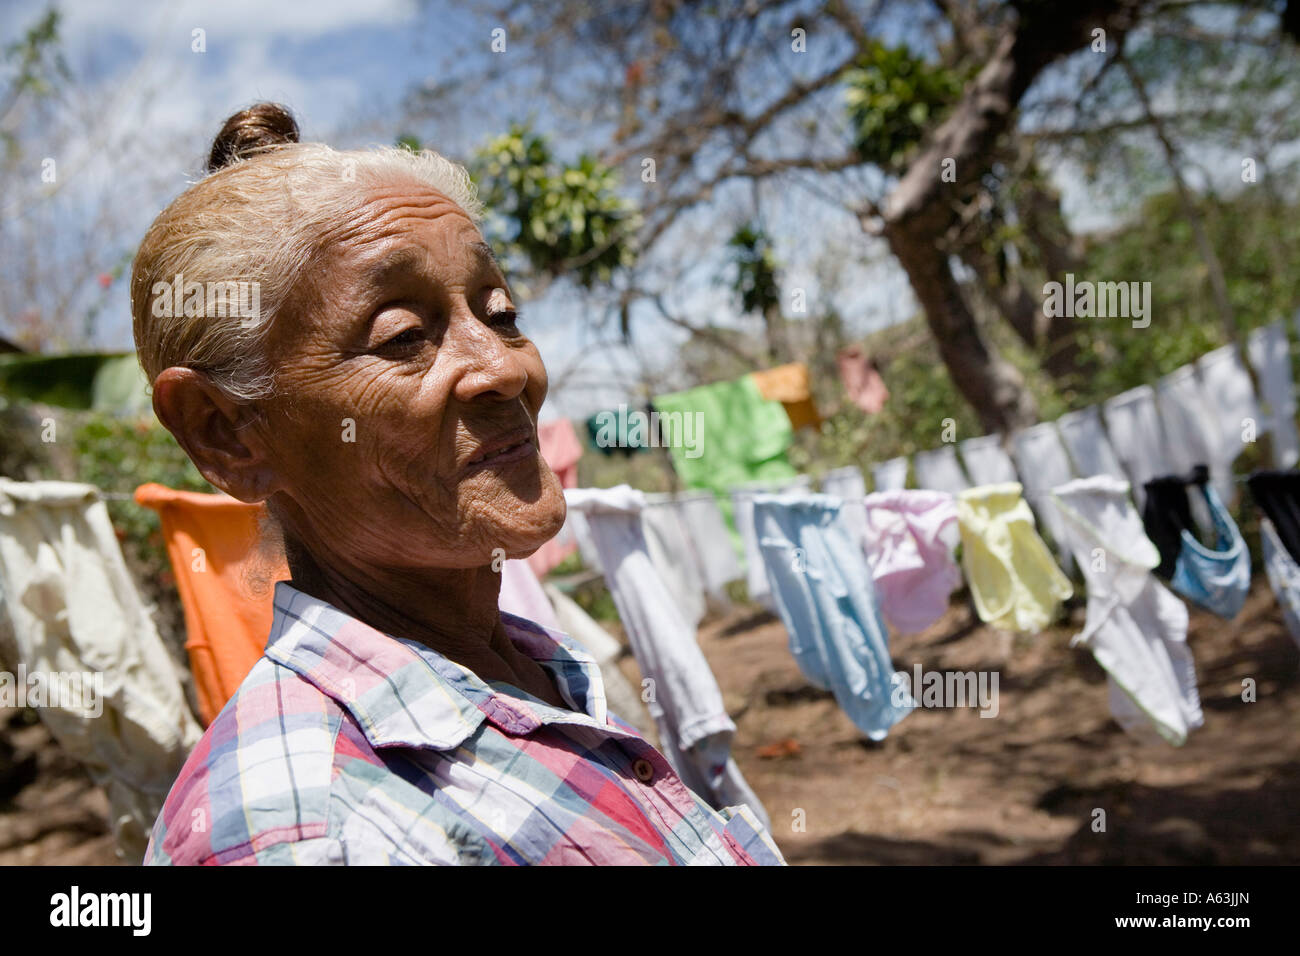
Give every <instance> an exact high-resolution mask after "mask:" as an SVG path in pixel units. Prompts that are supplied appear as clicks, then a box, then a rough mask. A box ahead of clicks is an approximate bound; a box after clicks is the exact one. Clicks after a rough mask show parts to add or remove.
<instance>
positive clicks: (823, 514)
mask: <svg viewBox="0 0 1300 956" xmlns="http://www.w3.org/2000/svg"><path fill="white" fill-rule="evenodd" d="M839 511H840V502H839V499H838V498H832V497H830V496H828V495H820V494H812V493H810V492H802V493H799V492H796V493H786V494H780V495H759V496H757V497H756V498H755V499H754V521H755V525H756V527H757V530H758V541H759V546H760V548H761V549H762V557H763V563H764V566H765V567H766V570H767V574H768V578H769V582H770V586H771V591H772V593H773V594H774V595H775V597H776V605H777V609H778V612H779V614H780V615H781V620H782V622H783V623H784V624H785V627H786V631H787V632H788V634H789V642H790V652H791V653H792V654H793V655H794V658H795V661H796V662H797V663H798V665H799V669H800V671H802V672H803V675H804V676H805V677H807V678H808V680H809V681H810V682H811V683H813V684H814V685H816V686H817V687H820V688H822V689H823V690H829V691H831V692H832V693H833V694H834V695H835V700H836V702H837V703H838V704H839V705H840V707H841V708H842V709H843V710H844V712H845V713H846V714H847V715H848V717H849V719H850V720H852V721H853V723H854V725H855V726H856V727H857V728H858V729H859V730H861V731H862V732H863V733H865V734H866V735H867V736H868V737H870V738H871V739H872V740H883V739H884V738H885V736H886V735H887V734H888V733H889V729H890V728H891V727H893V726H894V724H896V723H898V722H899V721H900V720H902V719H903V718H904V717H906V716H907V713H908V711H909V710H910V709H911V708H912V707H914V706H915V702H914V701H913V700H912V698H911V695H910V694H909V693H908V685H907V678H906V676H905V675H903V674H900V673H898V672H895V670H894V665H893V662H892V661H891V660H890V657H889V638H888V634H887V632H886V631H885V627H884V624H883V622H882V621H881V620H880V612H879V609H878V608H877V606H876V602H875V595H874V592H873V590H872V586H871V572H870V571H869V570H868V568H867V563H866V560H865V558H864V556H863V554H862V549H861V548H860V547H859V546H858V545H857V543H855V542H854V541H853V540H852V537H851V534H852V532H851V531H850V529H849V528H848V527H847V526H846V525H845V524H844V522H843V521H842V520H840V514H839Z"/></svg>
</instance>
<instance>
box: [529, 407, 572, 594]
mask: <svg viewBox="0 0 1300 956" xmlns="http://www.w3.org/2000/svg"><path fill="white" fill-rule="evenodd" d="M537 442H538V444H539V445H540V446H541V448H540V450H541V453H542V459H543V460H544V461H545V462H546V464H547V465H548V466H549V467H550V469H551V471H553V472H555V477H556V478H558V479H560V487H562V488H576V487H577V486H578V459H580V458H581V457H582V442H580V441H579V440H578V433H577V432H576V431H574V430H573V422H571V421H569V420H568V419H567V418H561V419H557V420H555V421H550V422H539V423H538V425H537ZM577 548H578V543H577V542H576V541H575V540H573V539H572V538H571V537H568V536H566V535H564V534H557V535H556V536H555V537H554V538H551V540H549V541H547V542H546V543H545V544H543V545H542V546H541V547H540V548H538V549H537V550H536V551H534V552H533V553H532V554H530V555H529V556H528V559H527V560H528V565H529V567H531V568H532V569H533V573H534V574H535V575H537V576H538V577H539V578H540V577H542V576H544V575H545V574H546V573H547V572H549V571H550V570H551V569H552V568H554V567H555V566H556V565H557V564H559V563H560V562H561V561H563V560H564V559H565V558H567V557H568V556H569V555H571V554H573V552H574V551H576V550H577Z"/></svg>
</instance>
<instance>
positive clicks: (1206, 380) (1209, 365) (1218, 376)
mask: <svg viewBox="0 0 1300 956" xmlns="http://www.w3.org/2000/svg"><path fill="white" fill-rule="evenodd" d="M1196 367H1197V369H1198V370H1199V371H1200V373H1201V384H1202V388H1203V393H1204V395H1205V396H1206V402H1205V404H1206V406H1207V407H1208V408H1209V410H1210V414H1211V415H1212V416H1213V419H1214V422H1215V432H1216V433H1217V435H1218V438H1219V447H1218V449H1217V450H1216V452H1215V454H1214V458H1213V460H1212V461H1210V462H1208V463H1207V464H1209V466H1210V473H1211V474H1213V475H1215V476H1216V482H1219V481H1220V477H1219V476H1222V475H1226V474H1230V473H1231V472H1232V465H1233V462H1235V461H1236V460H1237V458H1238V456H1239V455H1240V454H1241V453H1242V452H1243V451H1245V450H1246V441H1247V439H1251V440H1253V437H1254V436H1255V435H1258V434H1259V432H1260V431H1261V430H1262V429H1263V427H1264V422H1263V417H1262V416H1261V414H1260V411H1259V405H1258V404H1257V403H1256V401H1255V390H1254V388H1252V387H1251V384H1250V374H1249V373H1248V372H1247V371H1246V366H1245V364H1244V363H1243V362H1242V361H1241V352H1240V350H1239V349H1238V348H1237V347H1236V346H1235V345H1225V346H1224V347H1223V348H1221V349H1215V350H1214V351H1213V352H1207V353H1206V354H1204V355H1202V356H1201V357H1200V359H1199V360H1198V361H1197V363H1196ZM1163 473H1164V472H1163V471H1162V472H1161V474H1163ZM1152 477H1154V476H1152ZM1219 487H1221V488H1223V487H1224V486H1223V485H1222V484H1221V483H1220V484H1219ZM1224 490H1226V491H1227V496H1226V497H1224V498H1223V500H1224V502H1225V503H1226V504H1228V505H1233V504H1235V503H1236V500H1237V489H1236V486H1235V485H1229V486H1227V487H1226V488H1225V489H1224Z"/></svg>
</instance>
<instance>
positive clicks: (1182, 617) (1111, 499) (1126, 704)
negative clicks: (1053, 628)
mask: <svg viewBox="0 0 1300 956" xmlns="http://www.w3.org/2000/svg"><path fill="white" fill-rule="evenodd" d="M1128 493H1129V485H1128V482H1125V481H1120V480H1117V479H1115V478H1112V477H1110V476H1107V475H1099V476H1095V477H1092V478H1080V479H1076V480H1074V481H1071V482H1067V483H1066V484H1064V485H1061V486H1060V487H1058V488H1056V489H1055V490H1054V491H1053V492H1052V495H1051V498H1050V500H1051V501H1052V502H1053V504H1054V505H1055V506H1056V507H1057V508H1058V509H1059V510H1060V513H1061V518H1062V524H1063V527H1064V529H1065V536H1066V538H1067V540H1068V541H1069V543H1070V547H1071V548H1072V549H1073V551H1074V556H1075V560H1076V561H1078V563H1079V567H1080V569H1081V570H1082V572H1083V576H1084V580H1085V581H1086V583H1087V591H1088V609H1087V620H1086V622H1085V625H1084V629H1083V630H1082V631H1081V632H1079V634H1077V635H1076V636H1075V637H1074V639H1073V640H1072V641H1071V645H1078V644H1083V645H1086V646H1087V647H1088V648H1089V649H1090V650H1091V651H1092V653H1093V656H1094V657H1095V658H1096V659H1097V663H1098V664H1100V665H1101V666H1102V668H1103V669H1104V670H1105V671H1106V673H1107V675H1108V685H1109V686H1108V690H1109V697H1110V706H1111V713H1112V714H1113V715H1114V717H1115V719H1116V721H1117V722H1118V723H1119V724H1120V726H1121V727H1123V728H1124V730H1125V731H1127V732H1128V733H1130V734H1133V735H1134V736H1136V737H1138V738H1140V739H1144V740H1153V739H1163V740H1165V741H1167V742H1168V743H1170V744H1173V745H1174V746H1180V745H1182V744H1183V743H1184V742H1185V741H1186V740H1187V736H1188V734H1189V733H1190V732H1191V731H1193V730H1195V729H1196V728H1197V727H1200V726H1201V725H1202V723H1204V715H1203V713H1202V711H1201V701H1200V695H1199V693H1198V692H1197V687H1196V666H1195V663H1194V662H1193V660H1192V653H1191V650H1190V649H1189V648H1188V646H1187V621H1188V617H1187V606H1186V605H1185V604H1183V602H1182V601H1180V600H1179V599H1178V598H1177V597H1176V596H1175V595H1174V594H1173V593H1171V592H1170V591H1169V589H1168V588H1166V587H1165V586H1164V585H1163V584H1161V583H1160V582H1159V581H1158V580H1157V579H1156V577H1155V575H1154V574H1152V570H1153V569H1154V568H1155V567H1157V566H1158V565H1159V563H1160V553H1159V551H1157V550H1156V546H1155V545H1154V544H1152V543H1151V540H1150V539H1149V538H1148V537H1147V536H1146V532H1145V530H1144V529H1143V526H1142V519H1141V517H1140V516H1139V515H1138V512H1137V510H1136V509H1135V508H1134V507H1133V504H1132V502H1131V501H1130V500H1129V494H1128Z"/></svg>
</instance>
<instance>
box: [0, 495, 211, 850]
mask: <svg viewBox="0 0 1300 956" xmlns="http://www.w3.org/2000/svg"><path fill="white" fill-rule="evenodd" d="M0 650H2V651H3V655H2V656H3V657H5V658H6V661H5V663H6V664H9V665H11V666H12V667H14V668H15V670H17V669H18V668H22V670H23V672H25V673H26V675H27V677H26V678H21V677H20V678H19V680H18V681H15V682H13V683H11V684H10V687H9V690H10V692H11V693H13V694H14V695H15V700H16V699H17V696H16V695H18V694H20V693H21V694H22V695H23V697H24V698H25V699H26V700H27V702H28V703H29V704H30V705H32V706H34V707H35V709H36V712H37V714H38V715H39V716H40V719H41V723H43V724H45V726H46V727H47V728H48V729H49V731H50V735H51V736H52V737H53V738H54V739H55V740H57V741H58V743H59V747H60V748H61V749H62V750H63V752H64V753H66V754H68V755H69V756H71V757H73V758H74V759H76V760H78V761H80V762H81V763H82V764H83V765H84V766H85V768H86V770H87V771H88V772H89V774H90V777H91V779H92V780H94V781H95V783H96V784H98V785H99V786H101V787H103V788H104V791H105V792H106V794H107V795H108V807H109V816H110V820H109V823H110V828H111V831H112V834H113V838H114V841H115V842H116V845H117V851H118V853H119V854H120V855H122V856H123V857H124V858H125V859H127V860H128V861H130V862H131V863H132V864H138V863H139V862H140V861H141V860H142V859H143V858H144V853H145V848H146V845H147V844H148V842H149V834H150V832H151V830H152V829H153V825H154V821H155V820H156V819H157V817H158V814H159V812H160V811H161V810H162V806H163V801H164V800H165V799H166V797H167V793H168V791H169V790H171V787H172V784H173V783H174V782H175V781H176V777H177V776H178V774H179V773H180V771H181V768H182V767H183V765H184V764H185V760H186V758H187V757H188V756H189V753H190V749H191V748H192V747H193V746H194V745H195V744H197V743H198V741H199V737H200V736H201V735H202V730H201V729H200V728H199V724H198V721H197V720H195V719H194V716H193V715H192V714H191V712H190V709H189V705H188V703H187V701H186V698H185V691H184V689H183V687H182V685H181V670H180V664H179V662H178V661H176V660H174V659H173V658H172V657H171V655H169V654H168V651H167V648H166V647H165V646H164V645H163V642H162V638H160V637H159V636H158V631H157V630H156V629H155V627H154V622H153V619H152V618H151V617H150V616H149V612H148V611H147V610H146V608H145V606H144V603H143V602H142V601H141V599H140V594H139V592H138V591H137V590H136V586H135V581H134V580H133V579H132V578H131V575H130V573H129V572H128V571H127V568H126V563H125V561H124V560H123V558H122V550H121V548H120V546H119V545H118V542H117V535H116V534H115V533H114V531H113V525H112V522H111V521H110V520H109V517H108V509H107V508H106V507H105V506H104V502H103V501H102V500H101V498H100V496H99V491H98V490H97V489H96V488H95V487H94V486H92V485H84V484H75V483H72V482H64V481H35V482H20V481H11V480H10V479H8V478H3V477H0ZM38 674H39V675H42V676H43V677H44V681H43V682H41V683H40V684H34V683H33V682H32V680H31V678H32V677H33V676H34V675H38ZM9 676H10V680H11V681H12V680H13V674H10V675H9ZM56 681H57V686H56ZM41 691H43V693H44V695H46V696H45V699H44V700H43V701H42V702H40V703H39V704H38V703H37V701H36V700H35V699H34V697H33V696H32V695H33V693H35V692H41Z"/></svg>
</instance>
